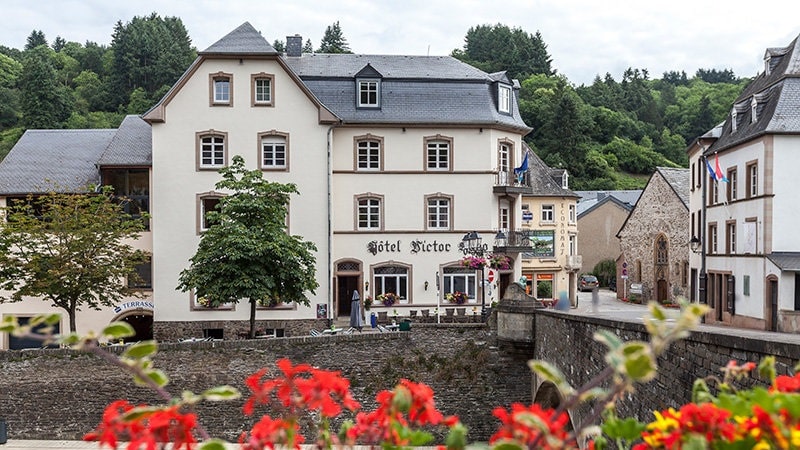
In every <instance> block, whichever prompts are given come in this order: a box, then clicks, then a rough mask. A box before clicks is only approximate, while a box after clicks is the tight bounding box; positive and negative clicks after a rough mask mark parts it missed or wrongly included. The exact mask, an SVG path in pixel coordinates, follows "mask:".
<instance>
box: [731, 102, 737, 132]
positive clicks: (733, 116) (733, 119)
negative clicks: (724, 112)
mask: <svg viewBox="0 0 800 450" xmlns="http://www.w3.org/2000/svg"><path fill="white" fill-rule="evenodd" d="M737 125H738V123H737V120H736V107H734V108H733V109H732V110H731V133H735V132H736V126H737Z"/></svg>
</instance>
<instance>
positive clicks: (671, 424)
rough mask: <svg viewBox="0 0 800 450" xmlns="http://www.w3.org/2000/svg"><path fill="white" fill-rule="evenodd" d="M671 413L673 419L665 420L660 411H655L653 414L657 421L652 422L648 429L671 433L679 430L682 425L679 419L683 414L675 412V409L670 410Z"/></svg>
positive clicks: (667, 418)
mask: <svg viewBox="0 0 800 450" xmlns="http://www.w3.org/2000/svg"><path fill="white" fill-rule="evenodd" d="M669 413H670V415H671V417H666V418H665V417H664V416H663V415H661V413H660V412H659V411H653V414H654V415H655V416H656V420H655V421H654V422H650V424H648V425H647V429H648V430H661V431H671V430H674V429H676V428H678V427H679V426H680V423H679V422H678V420H677V419H680V417H681V413H679V412H677V411H675V410H674V409H673V408H670V409H669Z"/></svg>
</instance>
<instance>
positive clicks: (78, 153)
mask: <svg viewBox="0 0 800 450" xmlns="http://www.w3.org/2000/svg"><path fill="white" fill-rule="evenodd" d="M115 131H116V130H109V129H99V130H28V131H26V132H25V134H23V135H22V137H21V138H20V139H19V141H17V144H16V145H14V148H12V149H11V152H9V154H8V155H7V156H6V157H5V159H4V160H3V161H2V162H0V195H21V194H23V195H24V194H28V193H34V194H35V193H45V192H48V191H50V190H57V191H61V192H80V191H83V190H84V189H85V188H86V186H87V185H88V184H90V183H98V182H99V181H100V177H99V172H98V170H97V167H96V166H95V164H96V163H97V161H98V159H99V158H100V155H101V154H102V153H103V151H104V150H105V149H106V147H108V144H109V143H110V142H111V139H112V138H113V136H114V133H115Z"/></svg>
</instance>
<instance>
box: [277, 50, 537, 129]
mask: <svg viewBox="0 0 800 450" xmlns="http://www.w3.org/2000/svg"><path fill="white" fill-rule="evenodd" d="M285 61H286V63H287V65H288V66H289V67H290V68H291V70H292V71H293V72H294V73H295V74H297V75H298V76H299V77H300V79H301V80H302V81H303V83H304V84H305V85H306V86H307V87H308V88H309V89H310V90H311V92H313V93H314V95H315V96H316V97H317V98H318V99H319V101H320V102H322V104H323V105H325V106H326V107H327V108H329V109H330V110H331V111H332V112H333V113H334V114H336V116H337V117H339V118H340V119H342V121H343V122H344V123H364V124H383V123H395V124H419V123H430V124H434V125H437V124H441V125H444V124H462V125H472V126H481V125H483V126H487V127H488V126H504V127H510V128H513V129H517V130H520V131H521V132H522V133H523V134H527V133H528V132H529V131H530V128H529V127H528V126H527V125H525V123H524V122H523V121H522V117H521V116H520V115H519V108H518V107H517V105H516V102H517V99H516V96H512V101H513V102H514V104H513V105H512V112H513V114H511V115H509V114H501V113H500V112H499V111H498V110H497V104H496V99H495V96H494V94H493V91H494V89H496V80H494V79H493V78H492V76H490V75H489V74H487V73H486V72H483V71H481V70H479V69H477V68H475V67H472V66H470V65H469V64H465V63H463V62H461V61H459V60H457V59H455V58H452V57H450V56H406V55H354V54H303V55H302V56H300V57H287V58H285ZM367 65H369V66H370V67H371V68H373V69H374V70H375V71H377V72H378V73H380V74H381V76H382V79H381V87H380V96H381V101H380V105H381V107H380V108H369V109H359V108H357V107H356V102H355V99H356V84H355V78H356V75H357V74H359V72H360V71H362V70H363V69H364V68H365V67H366V66H367ZM503 76H505V75H503Z"/></svg>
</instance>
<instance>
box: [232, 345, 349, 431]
mask: <svg viewBox="0 0 800 450" xmlns="http://www.w3.org/2000/svg"><path fill="white" fill-rule="evenodd" d="M277 366H278V368H279V369H280V370H281V372H283V376H281V377H276V378H272V379H268V380H266V381H264V382H261V379H262V378H263V377H264V375H266V373H267V370H266V369H262V370H260V371H258V372H256V373H254V374H253V375H250V376H249V377H247V380H245V384H246V385H247V387H248V388H250V390H251V391H252V393H253V394H252V395H251V396H250V398H249V399H247V402H246V403H245V404H244V413H245V414H247V415H251V414H253V409H254V407H255V405H263V404H267V403H270V402H271V401H272V398H273V394H274V395H275V397H277V399H278V401H280V403H281V404H282V405H283V406H284V407H285V408H286V409H287V410H288V413H289V414H290V415H295V414H297V413H298V412H300V411H302V410H312V411H319V412H320V414H322V415H323V416H324V417H336V416H338V415H339V413H341V412H342V408H346V409H349V410H351V411H355V410H357V409H358V408H359V407H360V405H359V403H358V402H357V401H355V399H353V396H352V394H351V393H350V380H348V379H347V378H344V377H342V376H341V373H340V372H335V371H328V370H321V369H316V368H314V367H311V366H310V365H308V364H298V365H296V366H293V365H292V362H291V361H289V360H288V359H285V358H284V359H280V360H278V362H277Z"/></svg>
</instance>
